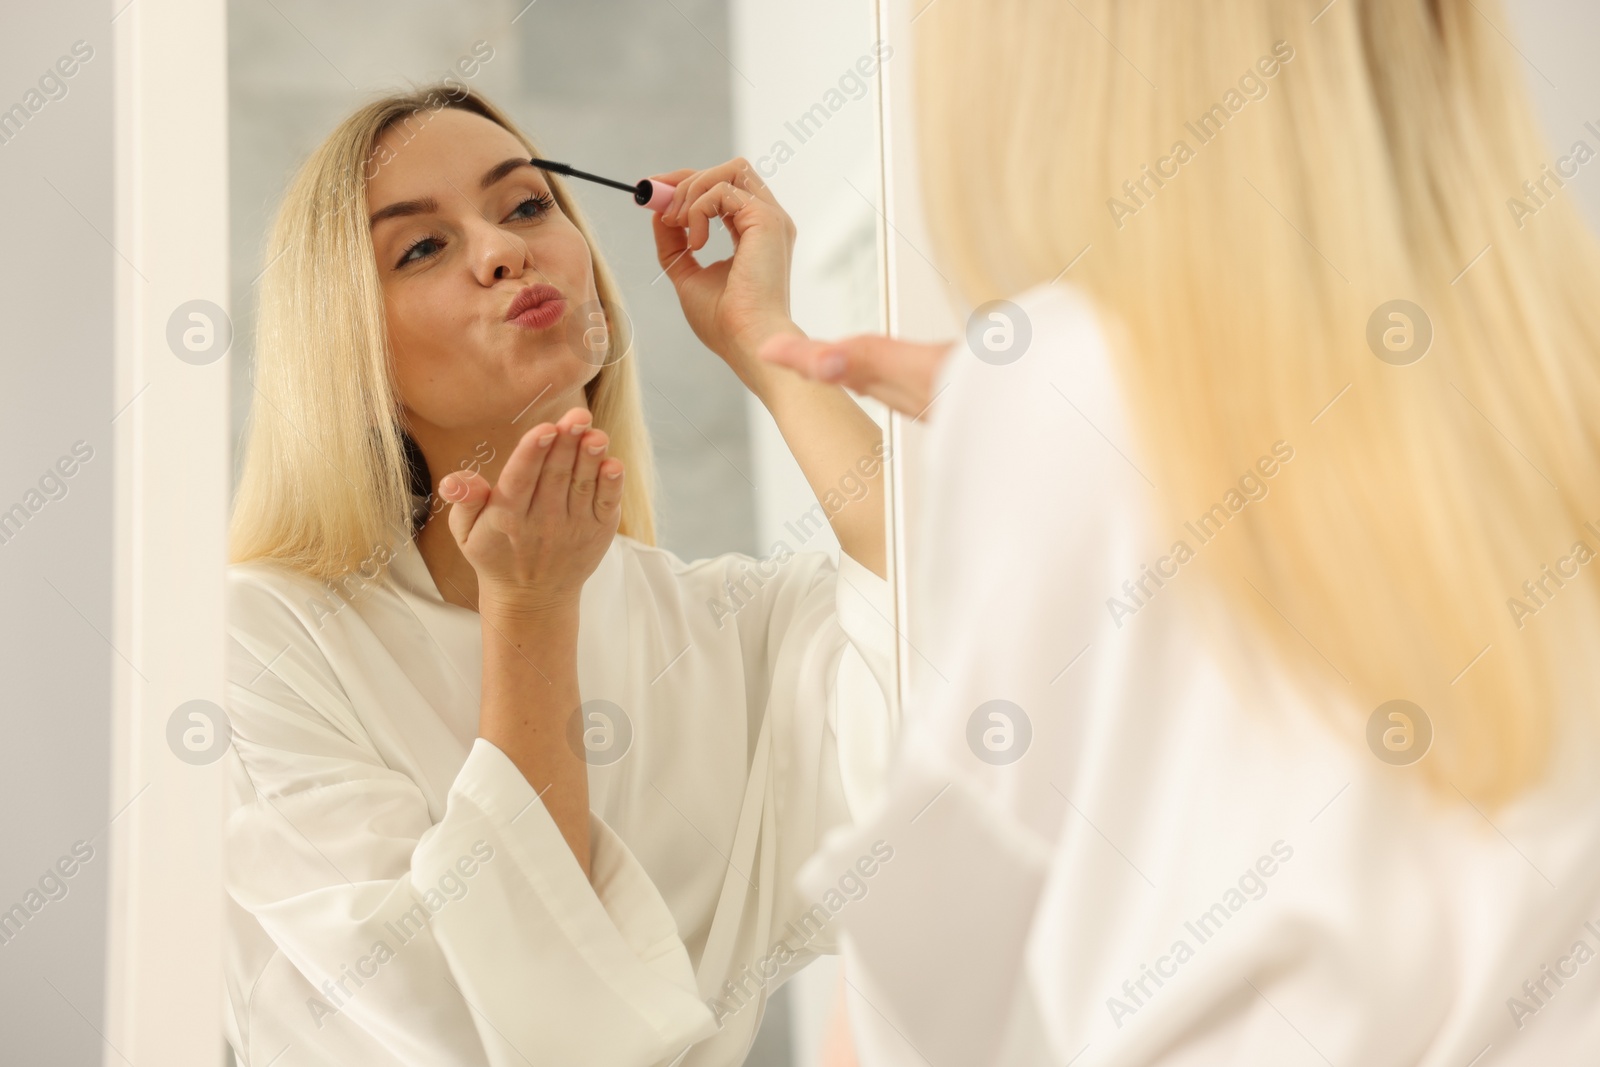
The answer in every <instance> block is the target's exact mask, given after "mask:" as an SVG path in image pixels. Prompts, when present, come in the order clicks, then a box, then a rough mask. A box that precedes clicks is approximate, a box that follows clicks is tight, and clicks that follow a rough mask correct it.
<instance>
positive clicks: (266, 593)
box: [225, 560, 348, 633]
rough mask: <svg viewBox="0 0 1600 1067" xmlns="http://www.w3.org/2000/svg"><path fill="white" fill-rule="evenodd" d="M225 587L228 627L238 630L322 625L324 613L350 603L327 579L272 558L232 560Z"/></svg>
mask: <svg viewBox="0 0 1600 1067" xmlns="http://www.w3.org/2000/svg"><path fill="white" fill-rule="evenodd" d="M225 588H226V592H227V623H228V629H229V630H230V631H233V632H235V633H250V632H254V631H258V630H260V629H262V628H263V627H265V626H269V625H271V626H280V627H281V626H283V625H286V624H289V623H291V622H292V623H298V624H299V625H301V626H303V627H305V628H306V629H313V630H314V629H320V628H321V621H322V619H323V617H324V616H331V615H335V614H338V613H339V609H340V607H341V606H348V605H347V604H346V603H345V601H343V600H342V599H341V598H340V597H339V596H338V595H337V594H336V593H335V592H334V590H333V589H332V587H330V586H329V585H328V584H327V583H325V582H321V581H318V580H317V579H315V578H313V577H311V576H310V575H307V574H303V573H301V572H299V571H296V570H294V569H293V568H292V567H288V566H286V565H284V564H282V563H277V562H273V561H268V560H255V561H252V562H249V563H230V564H229V565H228V570H227V578H226V582H225Z"/></svg>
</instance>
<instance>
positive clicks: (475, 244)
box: [467, 219, 530, 286]
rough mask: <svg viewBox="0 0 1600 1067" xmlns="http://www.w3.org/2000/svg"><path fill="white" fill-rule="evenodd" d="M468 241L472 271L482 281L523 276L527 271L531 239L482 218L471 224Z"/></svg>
mask: <svg viewBox="0 0 1600 1067" xmlns="http://www.w3.org/2000/svg"><path fill="white" fill-rule="evenodd" d="M467 241H468V244H469V247H470V248H471V249H472V253H471V255H472V272H473V274H474V275H475V276H476V277H477V279H478V281H479V283H481V284H482V285H485V286H490V285H493V284H494V283H495V282H497V281H500V280H501V279H503V278H520V277H522V275H523V274H525V273H526V272H527V268H528V264H529V262H530V255H529V251H528V242H527V241H525V240H523V239H522V237H521V236H520V235H518V234H515V233H512V232H510V231H509V230H506V229H502V228H501V227H499V226H496V225H494V224H493V223H491V222H486V221H483V220H481V219H480V220H478V221H477V222H475V223H472V224H471V228H470V229H469V230H468V233H467Z"/></svg>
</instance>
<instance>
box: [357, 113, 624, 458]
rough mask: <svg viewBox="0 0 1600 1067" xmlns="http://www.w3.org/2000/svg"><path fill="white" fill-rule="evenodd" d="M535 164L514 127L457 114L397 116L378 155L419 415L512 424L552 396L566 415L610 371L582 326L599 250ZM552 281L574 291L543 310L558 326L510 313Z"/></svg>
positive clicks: (389, 297) (453, 423)
mask: <svg viewBox="0 0 1600 1067" xmlns="http://www.w3.org/2000/svg"><path fill="white" fill-rule="evenodd" d="M528 158H529V155H528V151H527V150H526V149H525V148H523V146H522V144H521V142H519V141H518V140H517V139H516V138H515V137H513V136H512V135H511V134H510V133H509V132H507V131H506V130H504V129H502V128H501V127H500V126H498V125H496V124H495V123H493V122H490V121H489V120H488V119H486V118H484V117H483V116H481V115H476V114H473V113H471V112H468V111H461V110H458V109H454V108H443V109H438V110H434V111H423V112H419V113H418V114H415V115H413V116H411V118H410V120H409V121H408V122H402V123H397V124H396V125H395V126H393V127H391V128H390V129H389V130H388V131H387V132H385V133H384V135H383V136H382V137H381V138H380V139H379V141H378V144H377V146H376V148H375V149H374V153H373V158H372V162H371V163H370V164H369V166H368V173H372V172H373V169H374V168H375V169H376V173H374V174H373V176H372V177H371V178H370V179H369V180H368V182H367V203H368V205H369V208H370V213H371V217H372V218H374V219H375V220H376V221H374V222H373V223H372V244H373V249H374V251H375V253H376V255H377V265H378V276H379V278H380V279H381V280H382V283H383V295H384V308H385V313H386V317H387V320H388V326H389V340H390V345H391V351H392V358H393V360H394V369H395V376H396V379H397V382H398V385H399V389H400V400H401V403H402V404H403V405H404V406H405V408H406V410H407V412H408V413H409V415H410V416H411V418H412V420H413V422H414V423H415V422H416V421H417V420H421V422H423V423H426V424H429V425H431V426H434V427H437V428H439V429H441V430H446V431H449V430H455V429H462V428H466V427H474V426H482V425H485V424H495V423H509V422H510V421H511V420H512V419H514V418H516V417H517V416H518V415H520V414H522V412H523V411H524V410H525V409H527V407H528V406H529V405H530V404H532V403H533V402H534V401H535V400H536V399H539V398H541V397H542V401H541V404H540V406H541V407H542V408H546V409H549V410H555V409H557V408H559V409H560V410H566V408H567V407H569V406H573V405H582V404H584V400H583V393H582V388H583V386H584V385H585V384H586V383H587V382H588V381H589V380H590V379H591V378H593V377H594V375H595V374H596V373H598V371H599V367H598V366H597V364H596V362H595V361H594V359H593V358H592V357H591V358H585V357H586V356H588V355H589V353H588V352H587V351H586V350H585V349H584V348H583V347H582V344H581V329H579V330H574V329H573V328H572V327H573V324H574V323H578V322H580V321H582V320H580V318H579V317H578V316H579V315H580V314H582V313H584V312H588V311H590V310H593V309H597V308H598V303H597V300H598V297H597V295H596V292H595V284H594V268H593V263H592V261H591V259H590V256H589V245H588V243H587V242H586V241H585V240H584V239H583V235H582V234H581V233H579V232H578V228H577V227H576V226H574V225H573V224H572V221H571V220H570V219H568V218H567V217H566V216H565V215H564V214H562V212H561V209H560V208H559V207H558V206H556V204H555V199H554V197H553V195H552V194H551V192H550V187H549V185H547V184H546V182H545V178H544V172H543V171H541V170H539V169H538V168H536V167H534V166H532V165H531V164H529V163H528ZM518 161H520V165H518ZM413 202H415V203H413ZM541 283H542V284H545V285H551V286H554V287H555V288H556V289H559V290H560V291H561V295H562V297H563V298H564V301H565V307H564V308H563V309H560V311H559V314H556V309H554V308H546V309H545V311H544V312H543V317H544V318H545V319H551V318H553V319H554V321H550V322H544V321H539V320H538V317H537V315H536V316H535V319H534V321H532V322H530V321H528V320H527V319H523V320H522V321H510V320H508V319H507V317H506V312H507V311H508V310H509V309H510V307H511V302H512V300H513V299H515V298H516V296H517V294H518V293H520V292H521V291H522V290H523V289H525V288H527V287H528V286H530V285H536V284H541ZM575 341H579V343H574V342H575ZM535 421H537V420H535ZM525 424H526V425H530V426H531V425H533V423H532V422H526V423H525Z"/></svg>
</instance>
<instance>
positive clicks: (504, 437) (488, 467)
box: [408, 385, 589, 611]
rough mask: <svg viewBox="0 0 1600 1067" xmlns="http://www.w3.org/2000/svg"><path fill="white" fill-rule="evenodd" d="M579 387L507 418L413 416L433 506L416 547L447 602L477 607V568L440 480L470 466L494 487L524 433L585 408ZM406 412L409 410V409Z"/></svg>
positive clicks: (541, 401)
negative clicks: (450, 422)
mask: <svg viewBox="0 0 1600 1067" xmlns="http://www.w3.org/2000/svg"><path fill="white" fill-rule="evenodd" d="M588 406H589V403H588V399H587V397H586V396H585V394H584V391H583V386H581V385H579V386H578V387H576V388H575V389H573V390H572V391H571V392H570V393H566V394H563V395H561V396H557V397H553V398H552V397H549V396H546V397H544V398H542V399H541V400H540V401H538V402H536V403H534V404H530V405H529V406H528V407H527V408H526V409H524V410H523V412H522V413H521V414H520V415H518V416H517V417H516V418H515V419H513V420H511V421H509V422H501V423H487V424H475V425H471V426H455V427H448V428H446V427H439V426H434V425H431V424H429V423H426V422H424V421H422V420H420V419H418V418H416V417H415V415H414V414H413V415H411V427H410V429H411V436H412V438H413V439H414V440H415V441H416V442H417V446H418V447H419V448H420V449H422V455H423V458H424V459H426V460H427V461H428V479H429V485H428V490H429V492H430V493H431V494H432V499H431V501H430V506H432V507H433V508H434V510H433V511H432V513H431V514H430V516H429V518H428V521H427V522H426V523H424V524H423V527H422V529H421V531H419V532H418V534H417V551H418V552H419V553H420V554H421V555H422V559H423V562H425V563H426V564H427V565H428V572H429V573H430V574H431V575H432V576H433V583H434V585H436V586H438V588H439V595H440V596H441V597H443V598H444V599H445V602H446V603H450V604H457V605H459V606H461V607H464V608H470V609H472V610H473V611H477V610H478V572H477V571H475V570H474V569H473V567H472V564H471V563H469V562H468V561H467V557H466V556H465V555H463V554H462V552H461V547H460V546H459V545H457V544H456V539H455V536H454V534H452V533H451V531H450V509H451V505H450V504H448V503H445V502H444V498H443V497H442V496H440V495H439V482H440V481H442V480H443V479H444V477H445V475H447V474H449V473H451V472H452V471H459V470H474V471H476V472H477V473H478V474H480V475H482V477H483V479H484V480H485V481H487V482H488V483H489V485H490V486H491V487H492V486H494V485H497V484H499V481H500V471H501V469H502V468H504V467H505V463H506V460H507V459H508V458H510V456H511V452H512V450H513V449H515V448H516V447H517V443H518V442H519V441H521V440H522V437H523V435H524V434H526V433H527V432H528V431H529V430H531V429H533V428H534V427H535V426H537V425H539V424H540V423H541V422H550V423H553V422H555V421H556V420H557V419H559V418H560V417H561V416H562V415H564V414H566V413H567V412H568V411H570V410H572V409H573V408H575V407H581V408H587V407H588ZM408 414H409V413H408Z"/></svg>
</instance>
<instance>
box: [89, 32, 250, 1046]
mask: <svg viewBox="0 0 1600 1067" xmlns="http://www.w3.org/2000/svg"><path fill="white" fill-rule="evenodd" d="M106 13H107V16H108V17H111V18H113V19H114V22H113V25H114V32H115V63H116V72H115V89H114V101H113V109H114V116H115V122H114V126H115V138H116V148H115V170H114V174H115V185H114V190H113V212H114V217H115V228H116V238H115V245H116V247H117V248H118V249H119V250H120V251H121V252H122V253H123V255H124V256H125V257H126V259H127V262H126V263H123V262H115V261H114V262H115V269H116V279H115V293H116V296H115V301H116V304H115V320H114V321H115V332H114V337H115V345H116V354H115V367H116V380H115V384H114V387H113V388H114V395H115V397H116V403H117V405H118V406H119V407H120V406H123V405H125V407H124V408H123V410H122V412H121V414H120V415H119V416H118V418H117V420H116V438H115V447H116V473H115V525H116V529H115V531H114V548H113V565H112V571H113V582H114V588H113V594H112V619H113V627H114V632H113V634H112V643H113V645H114V646H115V647H116V648H117V649H119V650H122V654H119V655H118V656H117V657H116V658H114V660H113V675H112V700H111V708H112V739H111V759H112V770H111V809H112V810H111V811H110V812H109V813H108V817H109V818H111V819H112V822H111V827H110V853H111V863H110V887H109V893H108V909H109V912H110V914H109V916H108V926H107V950H106V951H107V960H106V1017H105V1029H104V1032H103V1034H102V1036H103V1037H104V1039H105V1045H106V1047H105V1049H104V1050H103V1060H104V1062H105V1063H106V1064H107V1065H108V1067H111V1065H117V1067H123V1065H125V1064H128V1063H137V1064H158V1063H159V1064H165V1065H168V1067H190V1065H193V1067H201V1065H204V1067H216V1065H217V1064H220V1063H222V1062H224V1055H225V1052H224V1042H223V1038H222V1025H221V1021H222V1014H221V1012H222V999H223V990H222V954H221V944H222V895H221V892H220V890H219V886H220V885H221V880H220V864H219V858H220V850H219V844H220V840H221V821H222V797H223V793H222V786H223V772H222V766H223V765H222V763H221V762H220V761H216V762H211V763H208V764H201V765H195V764H191V763H188V762H185V761H184V760H181V759H179V758H178V757H177V756H176V755H175V754H174V751H173V750H172V749H171V748H169V747H168V744H167V726H168V721H169V719H171V717H172V715H173V712H174V711H176V709H177V708H178V707H179V705H181V704H184V703H186V702H187V701H191V700H207V701H211V702H212V703H214V704H217V705H219V706H220V705H221V704H222V696H223V651H224V640H225V634H224V630H223V577H224V567H225V566H226V536H227V531H226V516H227V506H228V492H229V481H230V478H229V467H230V456H229V452H230V448H229V436H228V366H229V362H230V360H229V357H228V356H227V355H226V354H222V355H221V356H220V358H215V359H213V360H211V361H210V362H201V363H198V364H196V363H191V362H185V361H184V360H182V359H179V358H178V357H177V356H176V355H175V354H174V353H173V350H172V349H171V348H169V347H168V344H167V332H168V321H169V319H170V318H171V317H172V316H173V313H174V312H175V311H176V310H177V309H178V308H179V307H180V306H181V305H183V304H185V303H187V302H188V301H191V300H209V301H211V302H212V303H214V304H216V305H217V306H218V307H221V308H226V307H227V305H228V138H227V103H228V92H227V88H228V85H227V55H228V50H227V24H226V5H225V3H224V0H133V2H130V0H111V2H110V3H109V4H108V5H107V11H106ZM124 654H125V655H126V658H125V659H124V658H123V655H124Z"/></svg>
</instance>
